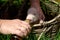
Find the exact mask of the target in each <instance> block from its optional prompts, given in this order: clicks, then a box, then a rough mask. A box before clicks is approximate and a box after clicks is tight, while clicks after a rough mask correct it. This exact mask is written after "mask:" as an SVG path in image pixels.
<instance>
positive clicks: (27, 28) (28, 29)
mask: <svg viewBox="0 0 60 40" xmlns="http://www.w3.org/2000/svg"><path fill="white" fill-rule="evenodd" d="M21 26H22V28H25V30H26V31H27V32H28V33H29V32H30V28H29V27H28V26H26V25H24V24H21Z"/></svg>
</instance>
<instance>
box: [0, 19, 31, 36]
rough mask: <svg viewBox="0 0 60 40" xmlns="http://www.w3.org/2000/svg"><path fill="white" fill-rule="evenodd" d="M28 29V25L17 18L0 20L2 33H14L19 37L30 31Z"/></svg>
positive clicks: (0, 31)
mask: <svg viewBox="0 0 60 40" xmlns="http://www.w3.org/2000/svg"><path fill="white" fill-rule="evenodd" d="M30 30H31V27H30V25H29V24H28V23H26V22H25V21H21V20H19V19H14V20H1V27H0V33H2V34H16V35H18V36H20V37H24V36H27V34H28V33H30Z"/></svg>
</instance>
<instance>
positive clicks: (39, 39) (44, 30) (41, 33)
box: [37, 27, 47, 40]
mask: <svg viewBox="0 0 60 40" xmlns="http://www.w3.org/2000/svg"><path fill="white" fill-rule="evenodd" d="M46 29H47V27H46V28H45V29H44V30H43V32H42V33H41V34H40V35H39V37H38V39H37V40H40V38H41V36H42V35H43V34H44V33H45V31H46Z"/></svg>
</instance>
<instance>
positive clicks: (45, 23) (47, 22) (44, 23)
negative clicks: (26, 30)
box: [33, 14, 60, 27]
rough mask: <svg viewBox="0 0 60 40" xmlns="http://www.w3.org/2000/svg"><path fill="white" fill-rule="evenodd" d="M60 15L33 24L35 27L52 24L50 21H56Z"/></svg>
mask: <svg viewBox="0 0 60 40" xmlns="http://www.w3.org/2000/svg"><path fill="white" fill-rule="evenodd" d="M59 17H60V14H59V15H58V16H56V17H55V18H54V19H52V20H50V21H46V22H43V23H42V24H35V25H33V27H36V26H41V25H47V24H50V23H52V22H54V21H56V20H57V19H58V18H59Z"/></svg>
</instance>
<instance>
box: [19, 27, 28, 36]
mask: <svg viewBox="0 0 60 40" xmlns="http://www.w3.org/2000/svg"><path fill="white" fill-rule="evenodd" d="M18 30H20V31H21V32H22V33H23V35H24V36H26V35H27V33H28V32H27V30H26V28H24V27H21V28H20V29H18Z"/></svg>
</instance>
